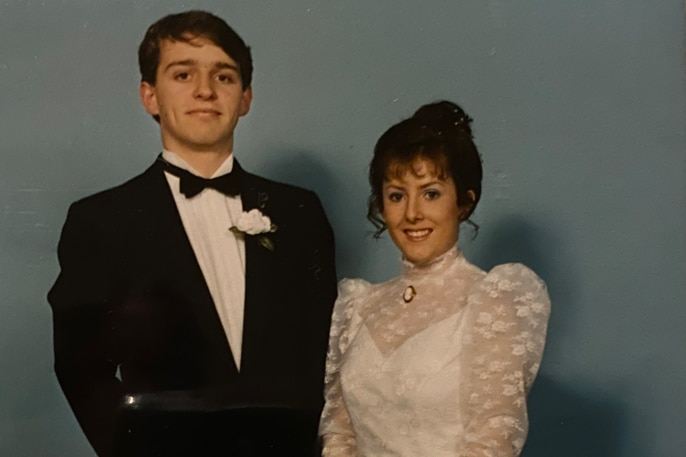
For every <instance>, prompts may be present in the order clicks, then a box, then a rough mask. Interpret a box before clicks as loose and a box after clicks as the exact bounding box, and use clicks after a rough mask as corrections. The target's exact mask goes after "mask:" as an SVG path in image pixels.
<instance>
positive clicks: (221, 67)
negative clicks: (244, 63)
mask: <svg viewBox="0 0 686 457" xmlns="http://www.w3.org/2000/svg"><path fill="white" fill-rule="evenodd" d="M214 68H216V69H218V70H233V71H235V72H236V73H238V65H234V64H232V63H229V62H221V61H220V62H216V63H215V64H214Z"/></svg>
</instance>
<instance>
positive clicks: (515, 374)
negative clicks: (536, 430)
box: [458, 264, 550, 457]
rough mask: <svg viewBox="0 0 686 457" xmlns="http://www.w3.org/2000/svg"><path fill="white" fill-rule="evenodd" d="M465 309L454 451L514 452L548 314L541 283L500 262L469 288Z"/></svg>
mask: <svg viewBox="0 0 686 457" xmlns="http://www.w3.org/2000/svg"><path fill="white" fill-rule="evenodd" d="M465 313H466V314H465V326H466V327H465V341H464V346H463V351H462V354H463V355H462V357H464V360H463V363H462V366H463V367H464V368H463V369H464V372H463V374H462V379H461V383H460V392H461V402H460V404H461V405H463V406H462V407H463V408H464V410H463V414H464V416H463V417H464V418H465V422H464V423H465V430H464V436H463V439H462V440H460V441H461V444H460V449H459V451H460V452H459V453H458V455H460V457H515V456H518V455H519V454H520V452H521V450H522V447H523V446H524V442H525V440H526V435H527V431H528V425H529V421H528V417H527V410H526V395H527V393H528V391H529V389H530V388H531V385H532V383H533V381H534V379H535V377H536V374H537V373H538V368H539V364H540V361H541V357H542V355H543V347H544V345H545V335H546V329H547V325H548V317H549V315H550V299H549V297H548V293H547V291H546V287H545V284H544V283H543V281H542V280H541V279H540V278H539V277H538V276H536V274H535V273H534V272H532V271H531V270H529V269H528V268H527V267H525V266H524V265H521V264H505V265H500V266H498V267H496V268H494V269H493V270H491V272H489V273H488V275H486V276H485V277H484V278H483V279H482V280H481V281H479V282H478V283H477V284H476V285H475V286H474V287H473V288H472V289H471V291H470V293H469V296H468V301H467V308H466V310H465Z"/></svg>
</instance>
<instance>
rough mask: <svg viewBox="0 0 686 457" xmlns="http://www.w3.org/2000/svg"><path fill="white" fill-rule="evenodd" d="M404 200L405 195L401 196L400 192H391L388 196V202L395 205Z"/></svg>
mask: <svg viewBox="0 0 686 457" xmlns="http://www.w3.org/2000/svg"><path fill="white" fill-rule="evenodd" d="M402 199H403V194H401V193H400V192H391V193H390V194H388V200H389V201H392V202H394V203H396V202H399V201H400V200H402Z"/></svg>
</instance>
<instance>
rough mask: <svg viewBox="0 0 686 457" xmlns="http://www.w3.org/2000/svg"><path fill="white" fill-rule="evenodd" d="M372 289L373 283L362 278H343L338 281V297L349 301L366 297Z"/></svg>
mask: <svg viewBox="0 0 686 457" xmlns="http://www.w3.org/2000/svg"><path fill="white" fill-rule="evenodd" d="M371 288H372V283H370V282H369V281H366V280H364V279H362V278H343V279H341V280H340V281H338V296H339V297H346V298H348V299H350V298H354V297H357V296H360V295H364V293H365V292H368V291H369V290H370V289H371Z"/></svg>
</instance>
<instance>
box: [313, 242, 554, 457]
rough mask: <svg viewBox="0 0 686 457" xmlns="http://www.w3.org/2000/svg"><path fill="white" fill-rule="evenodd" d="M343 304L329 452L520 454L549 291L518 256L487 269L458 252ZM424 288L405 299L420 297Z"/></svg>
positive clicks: (327, 418)
mask: <svg viewBox="0 0 686 457" xmlns="http://www.w3.org/2000/svg"><path fill="white" fill-rule="evenodd" d="M403 267H404V271H403V274H402V275H401V276H399V277H397V278H395V279H392V280H390V281H388V282H385V283H382V284H370V283H368V282H366V281H363V280H360V279H353V280H349V279H344V280H343V281H341V283H340V286H339V288H340V291H339V299H338V301H337V302H336V305H335V307H334V314H333V321H332V326H331V339H330V343H329V354H328V359H327V366H326V371H327V373H326V391H325V395H326V405H325V407H324V411H323V413H322V420H321V424H320V434H321V435H322V437H323V440H324V456H326V457H331V456H351V457H352V456H357V457H390V456H393V457H442V456H446V457H447V456H451V457H455V456H459V457H501V456H502V457H504V456H517V455H519V453H520V452H521V448H522V446H523V445H524V441H525V439H526V434H527V427H528V419H527V411H526V394H527V392H528V390H529V388H530V386H531V384H532V382H533V380H534V378H535V377H536V373H537V372H538V367H539V363H540V360H541V356H542V353H543V346H544V344H545V334H546V327H547V323H548V316H549V313H550V300H549V298H548V294H547V292H546V287H545V284H544V283H543V282H542V281H541V280H540V279H539V278H538V276H536V274H535V273H533V272H532V271H531V270H529V269H528V268H527V267H525V266H524V265H521V264H505V265H500V266H497V267H495V268H494V269H493V270H491V271H490V272H489V273H485V272H483V271H482V270H480V269H479V268H477V267H476V266H474V265H472V264H470V263H469V262H467V261H466V260H465V258H464V257H463V256H462V255H461V253H460V252H459V251H458V250H457V249H453V250H451V251H449V252H447V253H446V254H443V255H442V256H440V257H439V258H437V259H435V260H434V261H432V262H431V263H430V264H428V265H423V266H414V265H412V264H410V263H407V262H406V263H404V265H403ZM410 286H412V289H413V291H414V292H415V293H416V294H415V296H414V297H413V298H412V299H411V300H410V301H409V302H406V300H405V299H404V298H403V297H405V298H406V299H407V298H409V297H410V296H411V295H412V293H411V292H412V289H409V287H410Z"/></svg>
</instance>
